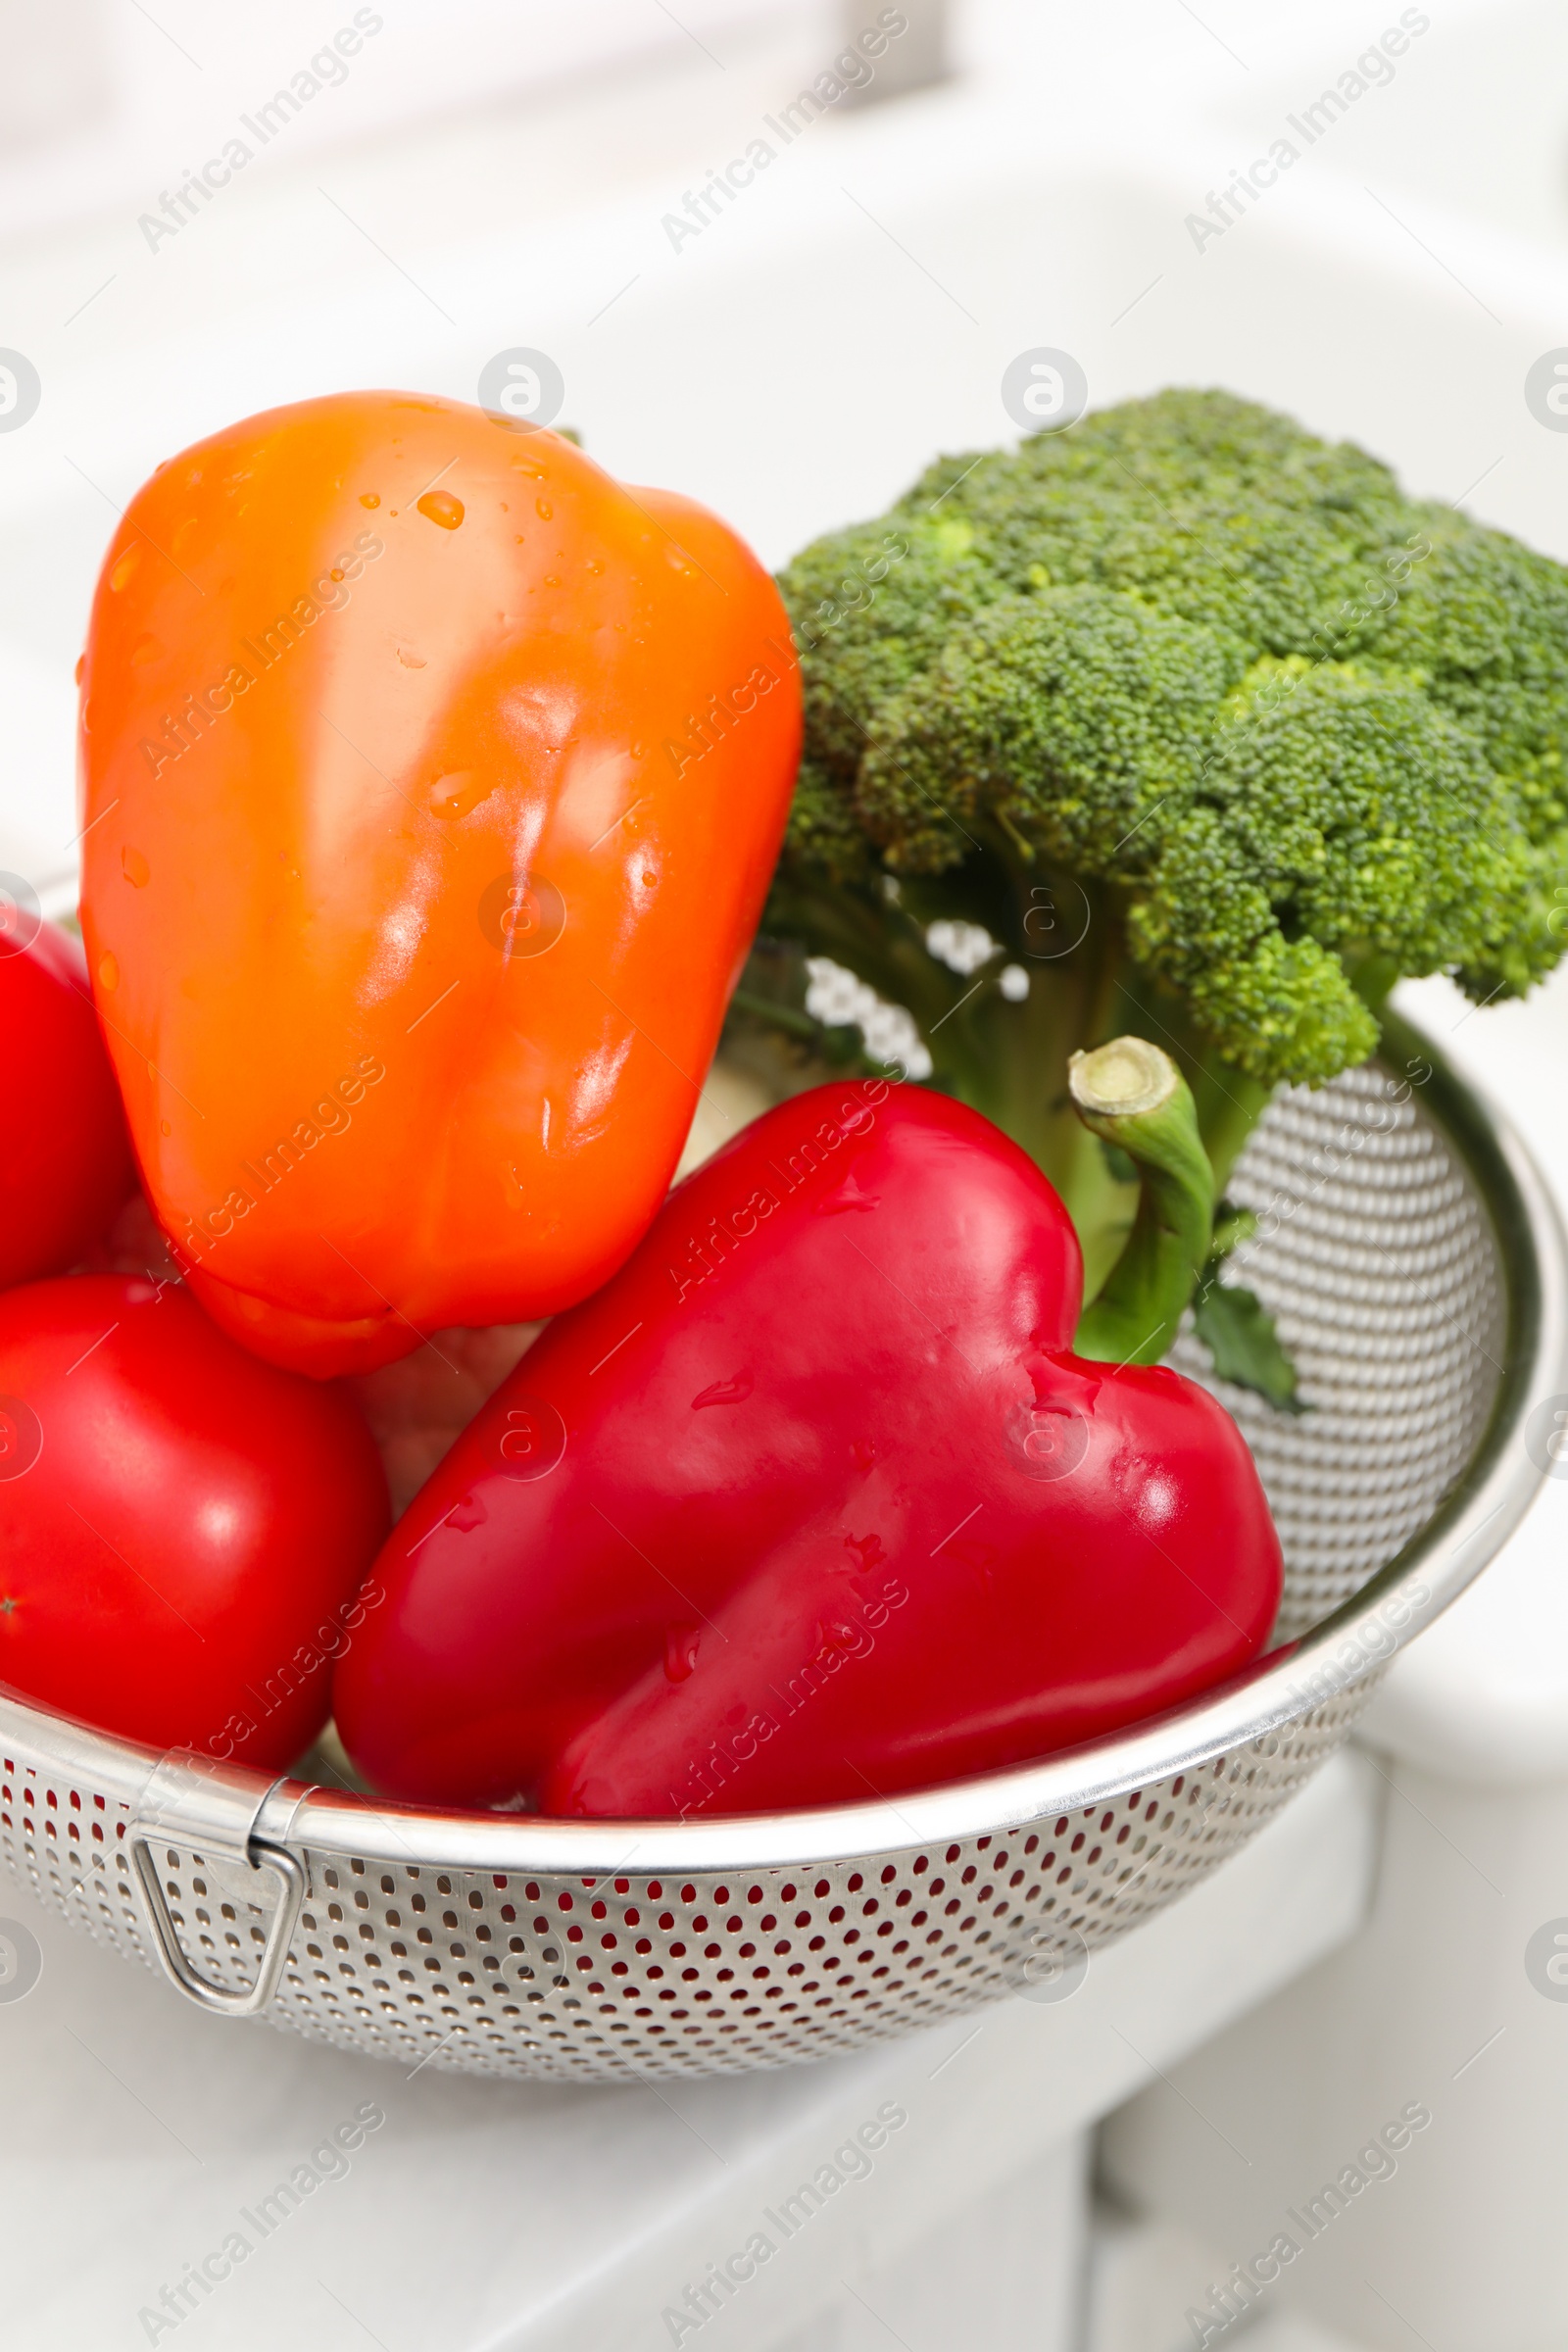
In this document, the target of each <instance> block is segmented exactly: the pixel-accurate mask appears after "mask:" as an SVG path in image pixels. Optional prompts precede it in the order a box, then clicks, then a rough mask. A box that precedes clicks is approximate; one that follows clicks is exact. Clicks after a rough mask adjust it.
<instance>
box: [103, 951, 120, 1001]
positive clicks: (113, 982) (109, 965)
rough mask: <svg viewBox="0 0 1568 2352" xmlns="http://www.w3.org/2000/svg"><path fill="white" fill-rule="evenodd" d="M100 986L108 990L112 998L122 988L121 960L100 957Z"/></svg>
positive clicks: (105, 956)
mask: <svg viewBox="0 0 1568 2352" xmlns="http://www.w3.org/2000/svg"><path fill="white" fill-rule="evenodd" d="M98 985H99V987H100V988H102V989H104V990H106V991H107V993H108V994H109V995H110V996H113V995H114V993H115V991H116V989H117V988H118V987H119V986H120V959H119V957H118V956H110V955H104V956H99V958H98Z"/></svg>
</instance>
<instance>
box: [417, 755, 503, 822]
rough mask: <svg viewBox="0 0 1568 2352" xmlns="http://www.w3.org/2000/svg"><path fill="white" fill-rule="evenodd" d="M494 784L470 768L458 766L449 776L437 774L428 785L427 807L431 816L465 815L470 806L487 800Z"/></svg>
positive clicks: (475, 807)
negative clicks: (429, 785) (433, 780)
mask: <svg viewBox="0 0 1568 2352" xmlns="http://www.w3.org/2000/svg"><path fill="white" fill-rule="evenodd" d="M494 789H495V786H494V784H493V783H492V781H491V780H490V779H489V778H488V777H487V776H483V775H475V773H474V772H473V770H472V769H471V768H466V767H463V768H459V769H457V771H456V772H455V773H454V774H452V775H450V776H438V777H437V779H436V781H435V782H434V783H433V784H432V785H431V787H430V798H429V809H430V814H431V815H432V816H445V817H459V816H466V815H467V814H468V811H469V810H470V809H477V808H478V806H479V803H480V802H481V801H483V800H488V799H489V797H490V794H491V793H492V792H493V791H494Z"/></svg>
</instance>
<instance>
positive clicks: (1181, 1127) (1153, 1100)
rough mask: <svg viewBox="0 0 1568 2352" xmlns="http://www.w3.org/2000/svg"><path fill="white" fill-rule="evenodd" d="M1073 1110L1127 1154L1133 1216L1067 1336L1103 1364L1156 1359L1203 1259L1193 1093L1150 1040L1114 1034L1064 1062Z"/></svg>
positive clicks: (1205, 1209)
mask: <svg viewBox="0 0 1568 2352" xmlns="http://www.w3.org/2000/svg"><path fill="white" fill-rule="evenodd" d="M1067 1083H1068V1086H1069V1088H1070V1090H1071V1093H1072V1100H1073V1107H1074V1108H1075V1109H1076V1111H1077V1113H1078V1116H1079V1117H1080V1118H1081V1119H1082V1121H1083V1123H1084V1125H1085V1126H1086V1127H1087V1128H1089V1130H1090V1131H1091V1133H1092V1134H1095V1135H1098V1136H1100V1137H1101V1138H1102V1140H1103V1142H1105V1143H1107V1144H1114V1145H1117V1146H1119V1148H1120V1149H1121V1150H1122V1151H1123V1152H1126V1153H1127V1156H1128V1157H1129V1159H1131V1160H1132V1161H1133V1162H1134V1163H1135V1165H1136V1167H1137V1169H1138V1175H1139V1181H1140V1186H1141V1190H1140V1194H1139V1201H1138V1213H1137V1215H1136V1216H1135V1217H1134V1219H1133V1226H1132V1231H1131V1232H1130V1233H1129V1234H1128V1236H1127V1240H1126V1243H1125V1245H1124V1247H1123V1250H1122V1253H1121V1255H1120V1257H1118V1258H1117V1260H1116V1262H1115V1264H1114V1265H1113V1266H1112V1268H1111V1270H1110V1272H1109V1274H1108V1275H1107V1276H1106V1278H1105V1282H1104V1285H1103V1288H1102V1290H1101V1292H1100V1296H1099V1297H1098V1298H1097V1299H1094V1300H1093V1301H1092V1303H1091V1304H1090V1305H1088V1306H1086V1307H1085V1309H1084V1311H1083V1315H1082V1317H1081V1319H1080V1321H1079V1324H1078V1333H1077V1337H1076V1339H1075V1340H1074V1342H1073V1347H1074V1350H1075V1352H1076V1353H1077V1354H1079V1355H1084V1356H1089V1357H1090V1358H1092V1359H1093V1360H1095V1361H1097V1362H1101V1363H1117V1364H1153V1363H1157V1362H1158V1361H1159V1358H1160V1357H1161V1356H1162V1355H1163V1354H1164V1353H1165V1350H1166V1349H1167V1348H1169V1346H1170V1344H1171V1342H1172V1341H1173V1340H1174V1338H1175V1337H1176V1327H1177V1325H1178V1323H1179V1322H1180V1321H1181V1317H1182V1310H1183V1308H1184V1307H1185V1306H1186V1305H1187V1302H1188V1300H1189V1299H1191V1297H1192V1295H1193V1289H1194V1286H1195V1284H1196V1283H1197V1280H1198V1277H1199V1274H1200V1273H1201V1269H1202V1267H1203V1265H1204V1262H1205V1261H1206V1259H1207V1256H1208V1250H1209V1239H1210V1235H1211V1232H1212V1229H1213V1219H1214V1176H1213V1170H1212V1169H1211V1168H1210V1166H1209V1162H1208V1154H1207V1153H1206V1152H1204V1150H1203V1147H1202V1145H1201V1142H1200V1141H1199V1136H1198V1113H1197V1110H1196V1108H1195V1106H1194V1103H1193V1097H1192V1093H1191V1090H1190V1089H1189V1087H1188V1084H1187V1081H1186V1079H1185V1078H1184V1077H1183V1076H1182V1074H1181V1072H1180V1070H1178V1068H1177V1067H1176V1064H1175V1063H1174V1062H1173V1061H1172V1060H1171V1058H1170V1056H1169V1054H1163V1053H1161V1051H1160V1049H1159V1048H1158V1046H1155V1045H1151V1044H1150V1043H1149V1041H1148V1039H1147V1038H1142V1037H1117V1038H1113V1039H1112V1040H1111V1042H1110V1044H1109V1045H1108V1046H1100V1047H1098V1048H1097V1049H1096V1050H1095V1052H1094V1053H1092V1054H1074V1055H1073V1056H1072V1059H1071V1060H1070V1062H1069V1063H1068V1065H1067Z"/></svg>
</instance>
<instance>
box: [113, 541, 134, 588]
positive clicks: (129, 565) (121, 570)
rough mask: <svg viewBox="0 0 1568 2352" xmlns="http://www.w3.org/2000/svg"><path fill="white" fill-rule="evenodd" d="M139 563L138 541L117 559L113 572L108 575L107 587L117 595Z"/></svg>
mask: <svg viewBox="0 0 1568 2352" xmlns="http://www.w3.org/2000/svg"><path fill="white" fill-rule="evenodd" d="M140 562H141V543H140V541H139V540H138V541H137V542H136V543H135V545H134V546H131V547H127V548H126V550H125V552H124V554H123V556H121V557H120V558H119V559H118V561H117V562H116V564H115V567H114V569H113V571H112V572H111V573H110V574H109V585H110V587H111V588H113V589H114V590H115V592H116V594H117V595H118V594H119V592H120V590H121V589H122V588H123V587H124V585H125V582H126V581H127V580H128V579H129V578H130V575H131V573H132V572H133V571H134V570H135V568H136V566H137V564H139V563H140Z"/></svg>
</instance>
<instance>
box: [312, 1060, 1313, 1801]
mask: <svg viewBox="0 0 1568 2352" xmlns="http://www.w3.org/2000/svg"><path fill="white" fill-rule="evenodd" d="M1102 1075H1103V1077H1105V1078H1106V1080H1107V1083H1108V1080H1109V1078H1111V1077H1113V1076H1114V1072H1109V1073H1105V1072H1103V1073H1102ZM1205 1181H1206V1170H1205ZM1205 1238H1206V1237H1205ZM1156 1254H1157V1252H1156ZM1081 1295H1082V1260H1081V1255H1080V1251H1079V1247H1078V1243H1077V1240H1076V1238H1075V1236H1074V1233H1073V1229H1072V1226H1071V1223H1070V1221H1069V1219H1068V1217H1067V1214H1066V1211H1065V1210H1064V1208H1063V1207H1062V1204H1061V1202H1060V1201H1059V1200H1058V1198H1057V1196H1056V1195H1055V1193H1054V1191H1053V1189H1052V1187H1051V1186H1050V1184H1049V1183H1048V1182H1047V1181H1046V1179H1045V1178H1044V1176H1042V1174H1041V1173H1040V1171H1039V1169H1038V1168H1037V1167H1036V1166H1035V1165H1034V1163H1033V1162H1032V1161H1031V1160H1030V1159H1029V1158H1028V1157H1027V1155H1026V1154H1025V1153H1024V1152H1022V1151H1020V1150H1019V1148H1018V1147H1017V1146H1016V1145H1014V1144H1012V1143H1011V1142H1009V1141H1008V1139H1007V1138H1006V1137H1005V1136H1004V1135H1002V1134H1001V1133H1000V1132H999V1131H998V1130H997V1129H996V1128H995V1127H993V1126H992V1125H991V1124H990V1123H989V1121H987V1120H986V1119H984V1118H982V1117H981V1116H980V1115H979V1114H978V1113H977V1112H975V1111H973V1110H970V1109H968V1108H967V1107H965V1106H964V1105H963V1104H961V1103H955V1102H953V1101H951V1100H949V1099H947V1098H945V1097H943V1096H940V1095H937V1094H935V1093H929V1092H926V1091H924V1090H921V1089H918V1088H915V1087H912V1086H909V1087H900V1088H890V1087H889V1086H888V1085H887V1083H886V1082H885V1081H874V1082H873V1081H861V1082H846V1083H845V1084H843V1085H842V1086H836V1087H824V1088H820V1089H816V1090H813V1091H811V1092H809V1093H806V1094H803V1095H800V1096H797V1097H796V1098H795V1099H794V1100H793V1101H792V1102H789V1103H784V1104H782V1105H780V1106H779V1107H778V1108H776V1109H774V1110H772V1111H770V1112H768V1113H767V1114H765V1115H764V1116H763V1117H761V1118H760V1119H758V1120H757V1121H755V1122H754V1124H753V1125H752V1126H750V1127H748V1128H747V1129H745V1130H744V1132H743V1133H742V1134H741V1135H740V1136H738V1137H737V1138H736V1139H735V1140H734V1141H733V1142H732V1143H731V1144H730V1145H728V1146H727V1147H726V1148H725V1150H724V1151H722V1152H720V1153H719V1154H718V1155H717V1156H716V1157H715V1158H714V1159H712V1160H711V1161H710V1162H709V1163H708V1164H707V1165H706V1166H705V1167H703V1168H702V1169H700V1170H699V1171H698V1172H697V1173H696V1174H695V1175H693V1176H691V1177H690V1178H688V1179H687V1181H686V1182H685V1183H684V1184H682V1185H680V1186H678V1187H677V1188H676V1190H675V1191H674V1192H673V1193H672V1194H671V1195H670V1197H669V1199H668V1200H667V1201H666V1202H665V1204H664V1206H663V1207H662V1209H661V1211H660V1213H659V1215H658V1217H657V1218H656V1220H655V1222H654V1224H653V1227H652V1229H651V1230H650V1232H649V1233H648V1235H647V1237H646V1238H645V1239H644V1241H643V1242H642V1243H641V1245H640V1246H639V1248H638V1249H637V1250H636V1251H635V1252H634V1254H633V1255H632V1257H631V1258H630V1260H629V1261H628V1262H627V1264H626V1265H625V1266H623V1267H622V1269H621V1271H620V1272H619V1273H618V1274H617V1275H616V1276H615V1277H614V1279H613V1281H612V1282H610V1283H609V1284H608V1285H607V1286H606V1287H605V1289H604V1290H602V1291H601V1292H600V1293H599V1294H598V1295H597V1297H595V1298H594V1299H590V1300H588V1301H587V1302H586V1303H585V1304H583V1305H582V1306H579V1307H577V1308H576V1309H574V1310H573V1311H572V1312H571V1313H569V1314H566V1315H563V1316H561V1317H560V1318H558V1320H557V1321H556V1322H554V1323H553V1324H551V1325H550V1326H549V1327H548V1329H547V1330H546V1331H545V1333H544V1335H543V1336H542V1338H541V1339H540V1340H539V1341H538V1342H537V1343H536V1344H535V1346H534V1347H533V1348H531V1349H530V1350H529V1352H528V1353H527V1354H526V1355H525V1356H524V1357H523V1358H522V1360H521V1362H520V1363H519V1364H518V1366H517V1368H516V1370H515V1372H514V1373H512V1374H511V1376H510V1377H509V1378H508V1379H507V1380H506V1381H505V1382H504V1383H503V1384H502V1386H501V1388H500V1389H499V1390H498V1391H497V1393H496V1395H495V1396H494V1397H493V1398H492V1399H491V1401H490V1402H489V1403H488V1404H487V1405H486V1406H485V1407H484V1408H483V1409H482V1410H481V1411H480V1413H479V1414H478V1415H477V1417H476V1418H475V1420H474V1421H473V1422H472V1423H471V1424H470V1426H469V1428H468V1429H467V1430H466V1432H465V1434H464V1436H463V1437H462V1438H461V1439H460V1440H459V1441H458V1444H457V1445H456V1446H455V1447H454V1448H453V1450H452V1451H451V1453H450V1454H449V1455H448V1456H447V1458H446V1459H445V1461H444V1462H443V1463H442V1464H441V1465H440V1467H439V1468H438V1469H437V1470H436V1471H435V1473H434V1475H433V1476H432V1477H431V1478H430V1480H429V1482H428V1483H427V1485H426V1486H425V1487H424V1488H423V1490H422V1491H421V1493H420V1494H419V1495H417V1498H416V1499H415V1501H414V1503H413V1504H412V1506H411V1507H410V1509H409V1511H408V1513H407V1514H406V1515H405V1517H404V1518H403V1519H402V1520H401V1522H400V1523H399V1525H398V1527H397V1528H396V1529H395V1530H394V1532H393V1535H392V1537H391V1539H390V1540H389V1542H388V1544H387V1545H386V1547H385V1549H384V1550H383V1552H382V1555H381V1558H380V1560H379V1561H378V1563H377V1567H376V1570H375V1575H376V1580H377V1585H378V1587H379V1588H380V1589H381V1590H383V1591H384V1592H385V1593H386V1600H385V1603H384V1605H383V1606H381V1607H379V1608H377V1610H376V1611H375V1612H374V1614H373V1616H372V1617H371V1619H370V1620H369V1621H368V1624H367V1627H366V1630H365V1634H364V1637H363V1639H362V1640H360V1641H359V1642H356V1644H355V1646H354V1647H353V1648H352V1649H351V1650H350V1651H349V1653H348V1655H347V1656H346V1657H345V1658H344V1660H343V1661H342V1663H341V1664H340V1666H339V1668H338V1670H337V1675H336V1685H335V1708H336V1714H337V1720H338V1725H339V1729H340V1730H341V1732H342V1734H343V1736H344V1739H345V1740H346V1742H347V1745H348V1747H349V1750H350V1752H351V1754H352V1755H353V1756H354V1758H355V1761H356V1762H357V1763H358V1764H359V1766H360V1767H361V1768H362V1769H363V1770H364V1771H365V1772H366V1773H367V1774H368V1776H369V1778H370V1779H371V1780H372V1781H373V1782H375V1783H376V1784H377V1785H378V1786H379V1787H381V1788H382V1789H386V1790H388V1791H391V1792H394V1793H396V1794H398V1795H400V1796H405V1797H414V1798H422V1799H426V1800H429V1801H436V1802H458V1803H464V1802H466V1803H475V1804H490V1805H494V1804H501V1805H512V1806H523V1807H530V1806H537V1807H541V1808H542V1809H543V1810H545V1811H548V1812H553V1813H559V1814H594V1815H621V1816H630V1817H639V1818H640V1817H649V1816H668V1815H673V1814H692V1813H701V1812H702V1811H704V1810H705V1809H706V1810H711V1811H712V1812H714V1813H735V1812H743V1813H744V1812H750V1811H755V1810H758V1809H765V1808H769V1807H776V1806H794V1805H806V1804H823V1803H832V1802H854V1801H857V1800H859V1799H863V1798H869V1797H871V1796H874V1795H877V1794H881V1793H886V1792H892V1791H897V1790H899V1789H908V1788H910V1787H914V1786H918V1785H922V1784H929V1783H936V1782H940V1781H943V1780H946V1779H950V1778H952V1777H955V1776H957V1775H961V1774H965V1773H974V1772H981V1771H984V1770H986V1769H988V1768H990V1767H994V1766H1000V1765H1005V1764H1008V1763H1013V1762H1017V1761H1020V1760H1022V1759H1024V1758H1027V1757H1031V1756H1036V1755H1041V1754H1045V1753H1049V1752H1051V1751H1052V1750H1054V1749H1057V1748H1061V1747H1064V1746H1069V1745H1072V1744H1073V1743H1075V1742H1077V1741H1080V1740H1089V1739H1092V1738H1093V1737H1095V1736H1096V1735H1097V1734H1100V1733H1103V1732H1106V1731H1108V1730H1111V1729H1113V1728H1115V1727H1116V1726H1119V1725H1122V1724H1126V1723H1128V1722H1131V1721H1133V1720H1135V1719H1137V1718H1139V1717H1143V1716H1147V1715H1151V1714H1152V1713H1155V1712H1157V1711H1158V1710H1160V1709H1162V1708H1165V1707H1170V1706H1174V1705H1176V1704H1178V1703H1179V1702H1180V1701H1182V1700H1183V1699H1186V1698H1188V1697H1190V1696H1191V1695H1192V1694H1193V1693H1194V1692H1195V1691H1200V1690H1201V1689H1203V1688H1204V1687H1206V1686H1207V1685H1209V1684H1212V1683H1214V1682H1216V1681H1218V1680H1220V1679H1222V1678H1223V1677H1224V1676H1226V1675H1228V1674H1230V1673H1231V1672H1233V1671H1235V1670H1236V1669H1238V1668H1240V1667H1241V1666H1243V1665H1244V1664H1245V1663H1246V1662H1247V1661H1248V1660H1249V1659H1250V1657H1251V1656H1252V1655H1253V1654H1254V1652H1255V1651H1256V1650H1257V1649H1258V1647H1259V1646H1260V1644H1261V1643H1262V1642H1263V1640H1264V1639H1265V1637H1266V1635H1267V1632H1268V1629H1269V1626H1270V1624H1271V1622H1272V1619H1273V1617H1274V1613H1275V1609H1276V1605H1277V1602H1278V1597H1279V1590H1280V1579H1281V1561H1280V1550H1279V1544H1278V1540H1277V1538H1276V1536H1275V1532H1274V1528H1273V1524H1272V1522H1271V1520H1270V1518H1269V1513H1268V1508H1267V1505H1266V1503H1265V1501H1264V1497H1263V1494H1262V1490H1261V1488H1260V1486H1259V1484H1258V1480H1257V1474H1256V1472H1255V1470H1254V1468H1253V1466H1252V1461H1251V1457H1250V1454H1249V1452H1248V1449H1247V1447H1246V1446H1245V1444H1244V1443H1243V1440H1242V1438H1241V1436H1240V1434H1239V1432H1238V1430H1237V1428H1236V1426H1235V1424H1234V1423H1233V1422H1232V1421H1231V1419H1230V1418H1229V1416H1228V1415H1227V1414H1226V1413H1225V1412H1224V1410H1223V1409H1222V1407H1221V1406H1220V1405H1219V1404H1217V1403H1216V1402H1215V1401H1214V1399H1213V1398H1212V1397H1209V1396H1208V1395H1207V1394H1206V1393H1205V1392H1204V1391H1203V1390H1201V1389H1200V1388H1198V1387H1196V1386H1195V1385H1194V1384H1193V1383H1191V1382H1189V1381H1186V1380H1183V1379H1182V1378H1180V1377H1179V1376H1178V1375H1177V1374H1176V1373H1174V1372H1171V1371H1168V1370H1166V1369H1163V1368H1161V1367H1158V1366H1140V1365H1137V1364H1127V1363H1118V1362H1115V1361H1103V1360H1102V1361H1095V1360H1090V1359H1089V1358H1086V1357H1081V1356H1078V1355H1075V1354H1074V1353H1073V1352H1072V1343H1073V1335H1074V1331H1075V1327H1076V1325H1077V1322H1078V1314H1079V1306H1080V1301H1081Z"/></svg>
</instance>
